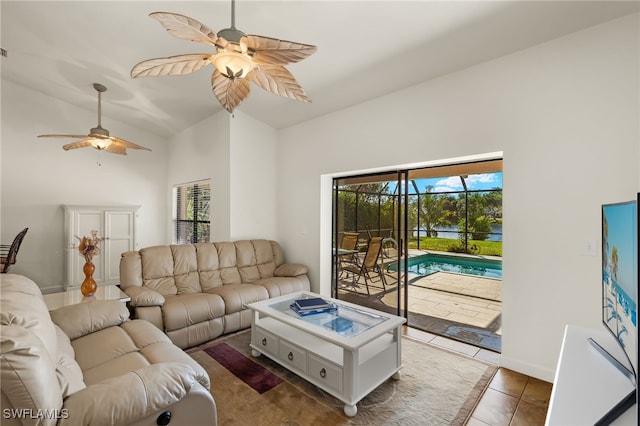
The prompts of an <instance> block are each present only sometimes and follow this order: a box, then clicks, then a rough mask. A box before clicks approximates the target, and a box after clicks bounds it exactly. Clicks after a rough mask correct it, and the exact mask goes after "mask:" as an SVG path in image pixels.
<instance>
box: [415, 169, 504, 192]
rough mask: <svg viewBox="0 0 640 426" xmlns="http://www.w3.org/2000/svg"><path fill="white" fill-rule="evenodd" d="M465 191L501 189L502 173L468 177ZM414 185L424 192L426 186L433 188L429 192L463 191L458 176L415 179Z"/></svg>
mask: <svg viewBox="0 0 640 426" xmlns="http://www.w3.org/2000/svg"><path fill="white" fill-rule="evenodd" d="M465 181H466V183H467V189H469V190H486V189H494V188H502V173H484V174H479V175H469V176H468V177H467V178H466V179H465ZM416 185H417V186H418V189H419V190H420V191H424V188H425V187H427V186H433V190H432V191H431V192H450V191H464V187H463V186H462V182H461V181H460V177H459V176H449V177H446V178H432V179H417V180H416Z"/></svg>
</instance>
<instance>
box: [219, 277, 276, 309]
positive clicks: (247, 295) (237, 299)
mask: <svg viewBox="0 0 640 426" xmlns="http://www.w3.org/2000/svg"><path fill="white" fill-rule="evenodd" d="M207 293H208V294H216V295H219V296H220V297H222V299H224V307H225V314H227V315H228V314H234V313H236V312H240V311H242V310H244V309H247V308H246V305H247V304H248V303H253V302H259V301H261V300H266V299H268V298H269V293H268V292H267V289H265V288H264V287H262V286H260V285H255V284H226V285H223V286H222V287H216V288H212V289H209V290H207Z"/></svg>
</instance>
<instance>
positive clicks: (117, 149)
mask: <svg viewBox="0 0 640 426" xmlns="http://www.w3.org/2000/svg"><path fill="white" fill-rule="evenodd" d="M103 150H104V151H106V152H109V153H111V154H119V155H127V148H125V147H124V146H122V145H120V144H117V143H110V144H109V145H107V146H106V147H104V148H103Z"/></svg>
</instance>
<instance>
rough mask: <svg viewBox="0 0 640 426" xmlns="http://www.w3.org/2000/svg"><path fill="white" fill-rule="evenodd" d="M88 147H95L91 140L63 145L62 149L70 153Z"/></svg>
mask: <svg viewBox="0 0 640 426" xmlns="http://www.w3.org/2000/svg"><path fill="white" fill-rule="evenodd" d="M87 146H93V144H91V140H90V139H84V140H81V141H78V142H72V143H68V144H66V145H63V146H62V149H64V150H65V151H69V150H70V149H76V148H85V147H87Z"/></svg>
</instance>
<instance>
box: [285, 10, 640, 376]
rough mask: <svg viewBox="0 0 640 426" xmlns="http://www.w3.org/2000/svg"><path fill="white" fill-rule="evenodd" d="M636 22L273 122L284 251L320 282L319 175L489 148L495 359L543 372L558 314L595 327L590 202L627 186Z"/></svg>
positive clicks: (596, 229) (630, 184)
mask: <svg viewBox="0 0 640 426" xmlns="http://www.w3.org/2000/svg"><path fill="white" fill-rule="evenodd" d="M638 33H639V25H638V16H631V17H626V18H622V19H619V20H616V21H613V22H610V23H607V24H604V25H601V26H598V27H594V28H591V29H588V30H585V31H582V32H579V33H575V34H572V35H569V36H567V37H564V38H561V39H558V40H555V41H552V42H550V43H546V44H543V45H540V46H537V47H535V48H532V49H528V50H526V51H522V52H519V53H517V54H513V55H510V56H507V57H503V58H500V59H498V60H495V61H491V62H488V63H485V64H481V65H478V66H475V67H472V68H470V69H467V70H464V71H461V72H458V73H454V74H451V75H448V76H445V77H442V78H439V79H437V80H433V81H430V82H426V83H424V84H421V85H418V86H415V87H412V88H410V89H408V90H405V91H401V92H396V93H394V94H391V95H389V96H386V97H383V98H380V99H377V100H374V101H371V102H368V103H364V104H361V105H358V106H356V107H353V108H350V109H346V110H343V111H339V112H336V113H333V114H330V115H327V116H324V117H321V118H319V119H316V120H313V121H310V122H307V123H303V124H301V125H298V126H296V127H292V128H289V129H286V130H284V131H282V135H281V141H280V146H279V152H280V176H279V187H280V193H279V197H280V206H281V208H280V209H279V221H280V222H279V224H280V225H279V240H280V242H281V243H282V245H283V247H284V249H285V253H288V254H289V255H291V257H294V258H295V259H294V260H296V261H300V262H303V263H306V264H307V265H309V267H310V274H311V281H312V287H313V288H314V289H316V290H318V289H321V288H322V289H323V290H324V289H326V288H329V283H328V282H322V283H321V282H319V278H320V276H321V273H320V271H321V270H322V271H325V273H323V274H322V277H323V279H324V277H328V276H329V274H328V273H326V271H327V270H328V269H329V268H330V261H329V257H328V256H323V257H322V259H323V261H322V263H320V261H319V259H321V253H325V254H326V253H329V251H330V245H329V244H330V239H329V238H327V237H326V235H325V234H326V233H328V232H330V228H329V229H321V227H320V224H321V223H322V222H321V212H326V211H327V205H326V203H327V202H330V200H331V197H330V194H327V192H328V191H330V189H331V186H330V185H327V183H326V180H325V181H323V182H321V176H322V175H331V174H338V173H343V172H345V171H349V170H357V169H364V168H375V167H380V168H387V167H389V166H392V165H400V164H406V163H414V162H429V161H433V160H439V159H447V158H453V157H460V156H467V155H473V154H480V153H487V152H496V151H502V152H503V153H504V175H503V179H504V204H503V208H504V225H503V230H504V259H503V260H504V265H503V275H504V280H503V298H504V303H503V315H502V321H503V352H502V359H501V363H502V364H503V365H504V366H506V367H508V368H513V369H515V370H518V371H521V372H524V373H526V374H530V375H532V376H536V377H540V378H542V379H545V380H552V379H553V371H554V368H555V364H556V361H557V358H558V354H559V349H560V344H561V340H562V334H563V329H564V326H565V324H567V323H573V324H581V325H586V326H592V327H599V326H600V299H599V297H600V254H599V249H598V252H597V253H596V254H595V255H591V256H586V255H584V254H583V251H584V250H583V249H584V245H585V241H589V242H592V243H594V244H595V245H596V246H599V244H600V205H601V204H603V203H607V202H612V201H620V200H627V199H632V198H633V197H634V196H635V193H636V192H637V191H638V189H640V176H639V171H638V170H639V167H638V166H639V158H640V150H639V116H640V108H639V105H638V103H639V102H638V99H639V96H638V95H639V93H640V92H639V90H640V87H639V84H638V76H639V75H640V74H639V71H640V70H639V69H638V63H639V59H640V58H639V54H638V48H639V46H638ZM321 187H322V192H321ZM290 194H297V197H296V199H295V200H294V199H292V198H291V197H290ZM321 200H323V202H324V205H322V204H321ZM329 208H330V207H329ZM305 230H306V231H307V232H306V234H305Z"/></svg>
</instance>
